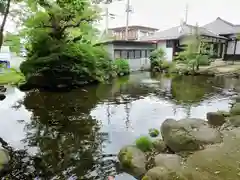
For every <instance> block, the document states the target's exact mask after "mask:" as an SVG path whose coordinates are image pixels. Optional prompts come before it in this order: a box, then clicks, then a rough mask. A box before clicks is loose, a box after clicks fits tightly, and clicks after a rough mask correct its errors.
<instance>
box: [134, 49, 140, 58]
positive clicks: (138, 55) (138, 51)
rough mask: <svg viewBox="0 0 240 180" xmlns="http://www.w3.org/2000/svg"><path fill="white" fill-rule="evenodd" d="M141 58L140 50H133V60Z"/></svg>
mask: <svg viewBox="0 0 240 180" xmlns="http://www.w3.org/2000/svg"><path fill="white" fill-rule="evenodd" d="M139 58H141V51H140V50H135V59H139Z"/></svg>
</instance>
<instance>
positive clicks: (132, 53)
mask: <svg viewBox="0 0 240 180" xmlns="http://www.w3.org/2000/svg"><path fill="white" fill-rule="evenodd" d="M128 58H129V59H134V50H129V51H128Z"/></svg>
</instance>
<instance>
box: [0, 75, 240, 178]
mask: <svg viewBox="0 0 240 180" xmlns="http://www.w3.org/2000/svg"><path fill="white" fill-rule="evenodd" d="M238 90H240V82H239V81H238V80H236V79H229V78H220V77H219V78H210V77H192V76H182V77H164V76H163V75H155V76H154V75H151V74H150V73H148V72H141V73H134V74H131V75H130V76H129V77H123V78H120V79H116V80H115V81H114V82H113V83H112V84H100V85H98V86H88V87H86V88H84V89H78V90H74V91H71V92H65V93H52V92H51V93H50V92H27V93H24V92H20V91H19V90H18V89H16V88H14V87H7V91H6V92H5V95H6V98H5V99H4V100H2V101H1V102H0V114H1V116H2V118H1V121H0V137H1V138H0V141H1V142H2V143H3V144H5V146H6V147H7V148H8V150H9V151H10V153H11V155H12V162H11V164H10V165H9V168H8V170H7V171H6V172H5V173H2V174H1V176H2V177H4V178H3V179H21V180H22V179H47V180H49V179H70V180H75V179H84V180H95V179H96V180H104V179H106V178H107V177H108V176H109V175H113V176H116V179H117V180H132V179H133V178H132V177H131V176H129V175H127V174H125V173H122V172H121V171H120V170H119V167H118V163H117V158H116V155H117V153H118V151H119V150H120V148H121V147H123V146H124V145H128V144H132V143H134V141H135V139H136V138H137V137H139V136H141V135H147V134H148V129H149V128H160V126H161V123H162V122H163V121H164V120H165V119H166V118H175V119H181V118H185V117H197V118H205V116H206V113H207V112H209V111H217V110H228V109H229V102H230V101H231V98H232V96H233V95H234V94H235V93H236V92H237V91H238ZM6 144H7V145H6Z"/></svg>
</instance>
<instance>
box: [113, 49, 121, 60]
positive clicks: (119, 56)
mask: <svg viewBox="0 0 240 180" xmlns="http://www.w3.org/2000/svg"><path fill="white" fill-rule="evenodd" d="M118 58H121V51H119V50H115V51H114V59H118Z"/></svg>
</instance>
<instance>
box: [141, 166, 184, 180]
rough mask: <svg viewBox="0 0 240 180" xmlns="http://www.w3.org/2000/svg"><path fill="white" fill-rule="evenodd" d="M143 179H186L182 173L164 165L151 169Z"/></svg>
mask: <svg viewBox="0 0 240 180" xmlns="http://www.w3.org/2000/svg"><path fill="white" fill-rule="evenodd" d="M142 180H186V177H184V176H183V175H182V174H181V173H177V172H175V171H172V170H169V169H167V168H165V167H162V166H157V167H154V168H152V169H150V170H149V171H148V172H147V173H146V174H145V176H144V177H143V178H142Z"/></svg>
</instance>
